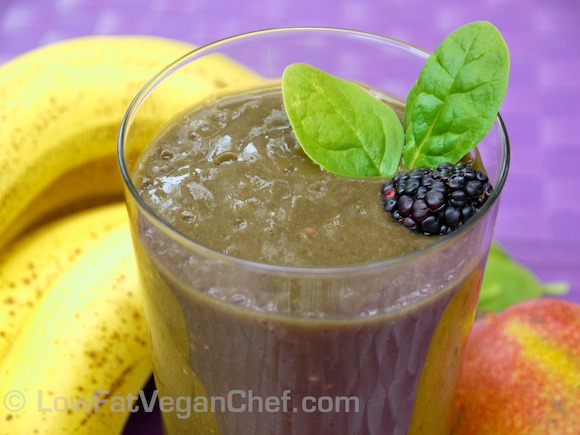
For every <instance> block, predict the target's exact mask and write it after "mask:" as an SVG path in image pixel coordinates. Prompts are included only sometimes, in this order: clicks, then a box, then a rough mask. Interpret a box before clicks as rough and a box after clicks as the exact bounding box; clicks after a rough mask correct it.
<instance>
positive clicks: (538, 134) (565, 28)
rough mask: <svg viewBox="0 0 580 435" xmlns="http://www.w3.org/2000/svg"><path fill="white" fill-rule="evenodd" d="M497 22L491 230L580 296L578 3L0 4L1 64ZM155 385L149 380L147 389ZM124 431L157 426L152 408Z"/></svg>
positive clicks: (211, 0)
mask: <svg viewBox="0 0 580 435" xmlns="http://www.w3.org/2000/svg"><path fill="white" fill-rule="evenodd" d="M476 20H488V21H491V22H492V23H494V24H495V25H496V26H497V27H498V28H499V30H500V31H501V32H502V34H503V35H504V37H505V40H506V42H507V44H508V46H509V47H510V53H511V59H512V66H511V74H510V84H509V88H508V92H507V95H506V97H505V100H504V103H503V106H502V109H501V113H502V116H503V118H504V120H505V123H506V126H507V129H508V133H509V136H510V141H511V145H512V165H511V171H510V176H509V178H508V182H507V184H506V187H505V190H504V193H503V197H502V203H501V208H500V213H499V217H498V222H497V225H496V232H495V236H496V238H497V239H498V240H499V241H501V242H502V243H503V244H504V245H505V246H506V247H507V248H508V249H509V250H510V251H511V252H512V254H513V255H514V256H515V258H516V259H518V260H519V261H521V262H523V263H524V264H526V265H527V266H529V267H530V268H531V269H532V270H533V271H534V272H536V273H537V274H538V275H539V276H540V278H542V279H544V280H567V281H569V282H570V284H571V286H572V288H571V291H570V294H569V295H567V296H566V298H567V299H569V300H574V301H576V302H580V255H579V254H578V251H579V247H578V245H579V244H580V231H579V228H580V198H579V196H580V195H579V193H580V175H579V173H578V172H579V171H578V169H579V168H580V143H579V140H580V80H578V78H579V77H580V3H578V1H577V0H535V1H534V0H527V1H526V0H511V1H506V0H481V1H475V0H473V1H469V2H465V1H461V0H424V1H420V0H390V1H378V0H377V1H373V0H349V1H347V0H291V1H290V0H263V1H253V0H245V1H239V0H227V1H222V0H205V1H201V0H154V1H149V2H146V1H138V0H18V1H11V0H0V64H1V63H3V62H5V61H7V60H9V59H11V58H13V57H14V56H16V55H18V54H21V53H23V52H25V51H27V50H30V49H33V48H35V47H38V46H41V45H45V44H48V43H52V42H55V41H59V40H62V39H66V38H71V37H76V36H84V35H92V34H150V35H157V36H165V37H170V38H176V39H182V40H185V41H188V42H191V43H194V44H198V45H201V44H205V43H208V42H211V41H214V40H217V39H221V38H224V37H227V36H231V35H233V34H237V33H242V32H246V31H251V30H258V29H264V28H271V27H280V26H302V25H317V26H332V27H343V28H353V29H357V30H363V31H369V32H374V33H380V34H383V35H387V36H390V37H394V38H397V39H401V40H404V41H407V42H410V43H412V44H415V45H417V46H420V47H423V48H425V49H427V50H430V51H432V50H433V49H434V48H435V47H436V46H437V45H438V43H439V42H440V41H441V40H442V39H443V38H444V37H445V35H447V34H448V33H449V32H451V31H452V30H454V29H455V28H457V27H459V26H460V25H463V24H465V23H467V22H470V21H476ZM150 388H152V387H151V386H150ZM125 433H126V434H147V433H149V434H154V435H157V434H160V433H161V429H160V424H159V419H158V415H157V414H149V415H147V414H144V413H140V414H137V415H136V416H134V417H132V418H131V421H130V424H129V426H128V427H127V429H126V431H125Z"/></svg>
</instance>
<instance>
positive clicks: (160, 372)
mask: <svg viewBox="0 0 580 435" xmlns="http://www.w3.org/2000/svg"><path fill="white" fill-rule="evenodd" d="M428 57H429V53H428V52H426V51H424V50H421V49H419V48H417V47H414V46H412V45H409V44H406V43H404V42H401V41H397V40H394V39H391V38H387V37H384V36H379V35H375V34H369V33H364V32H357V31H350V30H342V29H330V28H283V29H273V30H266V31H259V32H253V33H246V34H243V35H239V36H234V37H231V38H228V39H224V40H221V41H218V42H215V43H212V44H209V45H206V46H204V47H201V48H198V49H196V50H194V51H192V52H191V53H189V54H188V55H186V56H184V57H182V58H181V59H178V60H176V61H175V62H174V63H172V64H171V65H169V66H168V67H167V68H165V69H164V70H163V71H161V72H160V73H159V74H158V75H156V76H155V77H154V78H152V80H151V81H150V82H149V83H148V84H147V85H146V86H145V87H144V88H143V89H142V90H141V92H140V93H139V94H138V95H137V97H136V98H135V100H134V101H133V102H132V104H131V106H130V107H129V109H128V112H127V114H126V116H125V118H124V121H123V125H122V128H121V132H120V136H119V160H120V166H121V171H122V174H123V178H124V182H125V188H126V200H127V205H128V209H129V215H130V221H131V228H132V235H133V241H134V246H135V252H136V257H137V262H138V265H139V268H140V274H141V279H142V288H143V292H144V304H145V312H146V316H147V321H148V326H149V335H150V342H151V347H152V355H153V368H154V375H155V381H156V385H157V388H158V394H159V398H162V397H163V400H164V402H163V403H164V405H163V406H162V407H161V411H162V421H163V426H164V431H165V433H166V434H167V435H185V434H196V435H210V434H212V435H217V434H221V435H234V434H235V435H239V434H243V435H248V434H276V435H286V434H300V435H310V434H312V435H321V434H337V435H339V434H340V435H342V434H377V435H378V434H380V435H394V434H398V435H403V434H413V435H415V434H425V433H428V434H431V435H437V434H448V432H449V426H450V419H451V402H452V397H453V394H454V390H455V388H456V384H457V380H458V375H459V372H460V368H461V363H462V358H463V355H464V351H465V346H466V340H467V336H468V333H469V329H470V327H471V324H472V322H473V319H474V315H475V310H476V305H477V299H478V295H479V289H480V285H481V280H482V276H483V271H484V266H485V262H486V258H487V255H488V251H489V246H490V243H491V239H492V233H493V227H494V224H495V220H496V214H497V209H498V205H499V195H500V192H501V190H502V187H503V185H504V182H505V179H506V176H507V171H508V161H509V145H508V138H507V133H506V130H505V127H504V124H503V122H502V120H501V118H500V117H499V115H498V117H497V119H496V121H495V123H494V125H493V127H492V129H491V130H490V132H489V133H488V134H487V136H486V137H485V138H484V139H483V140H482V141H481V142H480V144H479V145H478V148H477V150H478V151H477V152H478V153H479V157H480V158H481V161H482V162H483V165H484V167H485V170H486V172H487V174H488V176H489V179H490V181H491V183H492V184H493V186H494V191H493V193H492V195H491V197H490V198H489V199H488V201H487V202H486V203H485V204H484V205H483V207H482V208H481V209H480V211H479V212H478V213H477V214H476V215H475V217H474V218H473V219H472V220H471V221H469V222H468V223H466V224H465V225H463V226H461V227H460V228H459V229H458V230H457V231H455V232H454V233H452V234H450V235H448V236H446V237H443V238H441V239H440V240H438V241H437V242H436V243H434V244H433V245H431V246H429V247H427V248H425V249H422V250H419V251H417V252H414V253H411V254H407V255H404V256H401V257H397V258H391V259H385V260H384V261H378V262H373V263H365V264H358V265H352V266H343V267H330V266H329V267H324V268H320V267H318V268H315V267H301V268H298V267H283V266H277V265H271V264H262V263H258V262H254V261H249V260H246V259H241V258H237V257H233V256H230V255H226V254H224V253H222V252H218V251H217V250H215V249H212V247H211V246H204V245H202V244H200V243H197V242H196V241H195V240H190V239H188V238H187V237H185V236H184V235H183V234H180V233H179V232H178V231H176V230H175V229H174V228H172V226H171V225H169V224H167V223H166V222H164V221H163V220H162V219H161V218H160V217H159V216H158V215H157V214H156V213H155V212H154V211H153V210H152V209H151V208H150V207H149V206H148V205H147V204H145V202H144V201H143V200H142V199H141V198H140V197H139V194H138V193H137V192H138V189H137V187H138V183H139V181H138V180H136V179H135V177H134V172H135V168H136V165H137V162H138V159H139V157H140V156H141V155H142V153H143V151H144V149H145V147H146V146H147V145H148V144H150V143H151V142H152V141H153V140H154V139H155V137H156V135H157V134H158V133H159V132H160V130H161V129H162V128H163V126H164V125H166V124H167V123H168V122H170V121H171V120H172V119H173V118H174V117H175V116H176V115H177V114H179V113H181V112H183V111H184V110H185V109H187V108H188V107H191V106H193V105H195V104H199V102H201V101H204V100H206V99H208V98H215V95H217V94H221V93H224V94H227V93H230V92H238V91H239V90H240V89H242V88H243V86H246V85H249V84H251V85H252V86H259V84H260V83H271V82H272V80H279V79H280V78H281V76H282V72H283V70H284V68H285V67H286V66H288V65H289V64H291V63H295V62H302V63H307V64H310V65H312V66H315V67H317V68H320V69H322V70H324V71H326V72H328V73H331V74H333V75H336V76H338V77H341V78H343V79H347V80H353V81H356V82H361V83H365V84H367V85H369V86H371V87H373V88H376V89H379V90H381V91H382V92H384V93H386V94H390V95H392V96H393V97H395V98H397V99H400V100H402V101H405V99H406V96H407V93H408V92H409V90H410V89H411V87H412V85H413V84H414V82H415V80H416V79H417V77H418V75H419V72H420V70H421V68H422V66H423V64H424V63H425V61H426V59H427V58H428ZM361 231H364V229H361ZM352 243H357V241H356V240H353V241H352ZM160 404H161V402H160ZM171 404H173V405H171Z"/></svg>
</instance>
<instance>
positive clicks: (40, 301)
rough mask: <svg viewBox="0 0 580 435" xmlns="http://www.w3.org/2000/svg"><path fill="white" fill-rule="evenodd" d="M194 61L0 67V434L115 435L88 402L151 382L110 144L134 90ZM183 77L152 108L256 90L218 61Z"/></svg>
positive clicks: (30, 58)
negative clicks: (178, 87) (232, 88)
mask: <svg viewBox="0 0 580 435" xmlns="http://www.w3.org/2000/svg"><path fill="white" fill-rule="evenodd" d="M193 48H194V47H193V46H191V45H189V44H185V43H182V42H178V41H173V40H168V39H162V38H155V37H142V36H140V37H129V36H126V37H87V38H78V39H73V40H68V41H63V42H60V43H57V44H54V45H51V46H47V47H44V48H40V49H37V50H34V51H32V52H29V53H27V54H25V55H22V56H20V57H18V58H16V59H14V60H12V61H11V62H9V63H7V64H5V65H3V66H1V67H0V168H1V169H0V435H8V434H10V435H13V434H33V433H34V434H67V433H71V434H73V433H74V434H93V435H95V434H97V435H98V434H105V433H106V434H108V435H110V434H118V433H120V432H122V430H123V427H124V425H125V422H126V420H127V417H128V415H129V409H124V410H119V409H112V402H109V403H106V404H101V406H100V407H98V405H99V404H98V403H95V402H96V399H97V398H96V397H94V392H95V391H107V393H106V395H107V396H108V397H110V396H120V397H127V395H128V393H132V394H134V395H136V394H137V392H138V390H139V389H140V388H141V387H142V386H143V385H144V383H145V382H146V381H147V379H148V378H149V377H150V375H151V363H150V354H149V345H148V336H147V331H146V325H145V321H144V314H143V308H142V305H141V293H140V289H139V282H138V276H137V271H136V265H135V260H134V255H133V250H132V246H131V240H130V232H129V223H128V219H127V212H126V209H125V206H124V204H123V203H122V202H119V201H121V200H122V198H123V185H122V182H121V178H120V175H119V174H118V169H117V162H116V138H117V134H118V131H119V127H120V124H121V120H122V117H123V115H124V113H125V111H126V109H127V107H128V106H129V104H130V102H131V100H132V99H133V97H134V96H135V95H136V94H137V92H138V91H139V89H140V88H141V87H142V86H143V85H144V84H145V83H146V82H147V80H149V79H150V78H151V77H152V76H153V75H155V73H157V72H158V71H159V70H161V69H162V68H163V67H164V66H165V65H166V64H168V63H169V62H171V61H172V60H174V59H177V58H179V57H180V56H182V55H184V54H186V53H187V52H189V51H191V50H192V49H193ZM189 74H190V75H191V77H190V80H189V79H188V78H187V77H186V80H185V81H184V82H183V83H184V86H186V87H187V88H186V90H187V92H183V91H179V92H175V93H165V94H164V99H171V98H181V99H184V98H185V99H193V98H195V96H196V95H199V92H200V91H201V90H204V91H205V90H207V89H214V88H217V87H220V86H223V85H224V83H239V82H243V81H245V80H251V79H252V78H253V77H255V76H253V74H252V73H251V72H249V71H247V70H245V69H243V68H242V67H240V66H238V65H237V64H235V63H234V62H232V61H229V60H228V59H226V58H213V59H210V60H209V61H208V62H207V63H206V64H205V65H204V66H203V68H202V69H199V70H193V71H191V72H190V73H189ZM165 103H167V101H165V102H164V101H159V102H158V104H157V105H156V107H159V110H163V105H164V104H165ZM168 104H169V103H168ZM187 105H189V104H187V101H186V102H185V104H184V107H185V106H187ZM167 107H168V106H167ZM158 121H159V120H158V119H157V117H156V113H151V114H150V122H151V123H152V124H155V123H156V122H158ZM104 204H108V205H104ZM79 210H84V211H79ZM73 212H74V213H73ZM47 222H48V223H47ZM80 402H82V403H80ZM97 407H98V408H99V409H98V412H96V411H97ZM75 408H76V410H75ZM81 408H82V409H81Z"/></svg>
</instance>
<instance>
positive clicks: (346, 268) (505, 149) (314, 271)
mask: <svg viewBox="0 0 580 435" xmlns="http://www.w3.org/2000/svg"><path fill="white" fill-rule="evenodd" d="M301 31H312V32H315V33H327V32H328V33H340V34H350V35H358V36H364V37H367V38H368V37H372V38H374V39H378V40H382V41H385V42H389V43H395V44H397V45H401V46H404V47H406V48H408V49H412V50H413V51H414V52H416V54H418V55H420V56H423V57H424V58H425V59H427V58H428V57H429V56H430V55H431V53H430V52H428V51H426V50H424V49H422V48H420V47H417V46H415V45H412V44H409V43H407V42H404V41H401V40H398V39H395V38H391V37H388V36H384V35H379V34H376V33H371V32H364V31H359V30H350V29H343V28H335V27H318V26H312V27H310V26H300V27H280V28H271V29H264V30H256V31H252V32H246V33H241V34H237V35H233V36H230V37H227V38H223V39H220V40H217V41H215V42H211V43H209V44H206V45H203V46H200V47H197V48H195V49H194V50H192V51H190V52H189V53H186V54H185V55H183V56H182V57H180V58H178V59H176V60H175V61H173V62H171V63H170V64H169V65H167V66H166V67H165V68H163V69H162V70H161V71H159V72H158V73H157V74H156V75H155V76H154V77H152V78H151V79H150V80H149V81H148V82H147V83H146V84H145V85H144V86H143V87H142V88H141V90H140V91H139V93H138V94H137V95H136V96H135V98H134V99H133V100H132V101H131V104H130V105H129V107H128V109H127V111H126V113H125V115H124V116H123V120H122V122H121V126H120V130H119V135H118V139H117V160H118V164H119V168H120V171H121V177H122V179H123V184H124V186H125V188H126V189H127V191H128V192H129V194H130V195H131V197H132V198H133V199H134V200H135V201H136V203H137V205H138V207H139V208H140V209H141V210H142V211H144V212H145V214H146V215H147V216H148V218H149V219H151V220H152V221H154V222H155V224H156V225H158V226H160V227H162V228H163V230H164V231H166V232H168V233H169V234H170V235H171V236H172V237H173V238H174V239H177V240H179V243H180V244H182V245H185V246H188V247H191V248H192V249H193V250H195V251H204V253H206V254H208V255H210V256H212V257H214V258H217V259H220V260H222V261H228V262H233V263H236V264H237V265H239V266H244V267H248V268H253V269H256V270H262V271H264V272H277V273H287V274H292V275H295V274H301V275H328V274H351V273H357V272H358V273H360V272H367V271H372V270H375V269H380V268H384V267H395V266H397V265H401V264H404V263H407V262H411V261H414V260H415V259H417V258H420V257H422V256H424V255H430V254H431V253H433V252H436V251H439V250H443V249H445V248H446V247H447V246H449V245H451V244H453V243H454V242H455V241H456V240H459V239H460V238H461V237H462V236H463V235H464V234H466V233H467V232H468V231H469V230H471V229H472V228H474V227H475V226H476V225H477V224H478V223H479V222H480V221H481V220H482V219H483V218H484V217H485V216H486V215H487V213H488V212H489V211H490V210H491V208H492V207H493V206H494V205H495V203H496V202H497V200H498V198H499V195H500V193H501V191H502V190H503V187H504V185H505V181H506V179H507V175H508V169H509V163H510V146H509V138H508V134H507V130H506V127H505V124H504V122H503V119H502V117H501V115H500V113H499V112H498V114H497V117H496V120H495V121H494V124H493V126H492V128H494V126H496V125H497V128H498V131H499V135H500V140H501V144H502V145H501V147H502V165H501V169H500V173H499V178H498V181H497V184H496V186H494V188H493V191H492V194H491V196H490V197H489V198H488V200H487V201H486V202H485V203H484V204H483V206H482V207H481V208H480V210H479V212H478V213H476V215H475V217H474V218H473V219H470V220H469V222H467V223H466V224H464V225H461V226H460V227H459V228H458V229H457V230H455V231H453V232H452V233H451V234H448V235H445V236H443V237H442V238H441V240H438V241H436V242H435V243H433V244H431V245H429V246H427V247H425V248H422V249H419V250H417V251H413V252H409V253H407V254H404V255H401V256H397V257H392V258H387V259H384V260H380V261H373V262H366V263H359V264H352V265H342V266H335V267H332V266H323V267H298V266H281V265H276V264H270V263H261V262H258V261H253V260H248V259H244V258H241V257H235V256H233V255H229V254H225V253H223V252H221V251H219V250H217V249H214V248H212V247H210V246H207V245H204V244H202V243H199V242H196V241H195V240H193V239H191V238H189V237H187V236H186V235H185V234H183V233H182V232H180V231H178V230H177V229H175V228H173V227H172V226H171V225H170V224H168V223H167V222H165V221H164V220H163V219H161V217H160V216H158V215H157V214H156V213H155V212H154V211H153V210H152V209H151V208H150V207H149V206H148V205H147V204H146V203H145V201H143V199H142V198H141V196H140V195H139V193H138V192H137V189H136V188H135V185H134V184H133V181H132V179H131V176H130V174H129V171H128V168H127V165H126V162H125V153H124V151H125V137H126V136H127V132H128V128H129V125H130V123H131V121H132V119H133V116H134V115H135V113H136V112H137V110H138V109H139V106H140V105H141V103H142V100H144V99H145V98H146V97H147V95H148V94H149V93H150V92H151V91H152V89H153V88H154V87H155V86H156V85H157V84H158V83H159V82H161V81H162V80H163V79H164V78H165V77H167V76H169V75H170V74H172V73H173V72H174V71H175V70H177V69H179V68H180V67H181V66H183V65H185V64H187V63H189V62H190V61H191V60H193V59H192V58H196V57H198V56H199V55H203V53H204V52H206V51H208V50H211V49H213V48H215V47H216V46H220V45H223V44H226V43H228V42H231V41H234V40H238V39H242V38H247V37H253V36H257V35H260V34H271V33H278V34H279V33H293V32H301ZM490 131H491V130H490ZM127 199H128V198H126V199H125V201H127Z"/></svg>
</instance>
